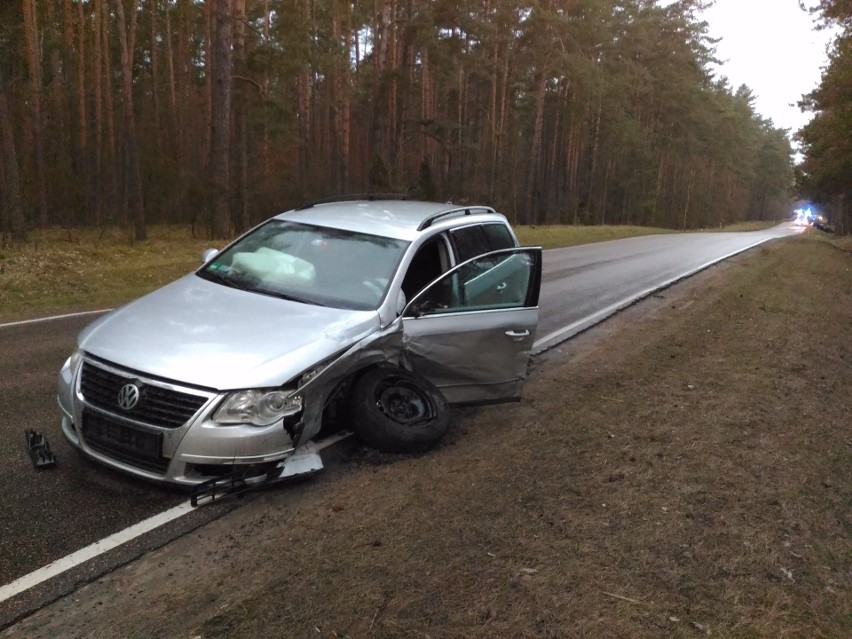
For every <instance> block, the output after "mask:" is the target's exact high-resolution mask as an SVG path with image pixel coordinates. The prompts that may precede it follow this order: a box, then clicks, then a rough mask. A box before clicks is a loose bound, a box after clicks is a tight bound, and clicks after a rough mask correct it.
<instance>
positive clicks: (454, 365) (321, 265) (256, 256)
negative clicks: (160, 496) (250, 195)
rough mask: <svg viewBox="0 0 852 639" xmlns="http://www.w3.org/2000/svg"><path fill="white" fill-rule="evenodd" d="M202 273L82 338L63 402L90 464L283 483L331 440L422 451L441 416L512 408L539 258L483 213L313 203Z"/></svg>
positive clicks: (441, 425)
mask: <svg viewBox="0 0 852 639" xmlns="http://www.w3.org/2000/svg"><path fill="white" fill-rule="evenodd" d="M202 260H203V265H202V266H201V267H200V268H199V269H198V270H197V271H195V272H193V273H191V274H189V275H186V276H184V277H183V278H181V279H178V280H177V281H175V282H173V283H171V284H169V285H167V286H165V287H163V288H160V289H158V290H156V291H154V292H152V293H150V294H148V295H146V296H144V297H142V298H140V299H138V300H136V301H134V302H131V303H129V304H127V305H125V306H123V307H121V308H118V309H116V310H113V311H111V312H110V313H108V314H106V315H104V316H103V317H101V318H99V319H98V320H96V321H95V322H93V323H92V324H90V325H89V326H88V327H87V328H86V329H84V330H83V331H82V333H81V334H80V335H79V338H78V345H77V349H76V350H75V352H74V353H73V354H72V355H71V357H70V358H68V360H67V361H66V362H65V364H64V365H63V367H62V370H61V372H60V375H59V390H58V402H59V407H60V409H61V421H62V431H63V433H64V435H65V437H66V438H67V439H68V441H69V442H71V444H73V445H74V446H75V447H77V448H78V449H79V450H80V451H81V452H82V453H83V454H84V455H85V456H87V457H90V458H92V459H94V460H97V461H98V462H100V463H102V464H105V465H107V466H110V467H112V468H115V469H118V470H121V471H124V472H126V473H131V474H133V475H136V476H139V477H144V478H146V479H150V480H155V481H160V482H168V483H176V484H183V485H190V486H196V485H199V484H201V483H203V482H208V481H210V480H215V479H216V478H217V477H221V476H223V475H226V474H228V473H232V472H234V471H235V470H239V471H241V472H242V473H243V475H249V476H258V477H261V476H262V477H265V478H283V477H287V476H291V475H293V474H298V473H299V472H302V471H303V470H304V469H305V468H306V466H305V465H304V460H305V457H307V458H309V462H310V463H308V465H307V468H309V469H311V470H316V469H317V468H321V461H319V460H318V453H317V452H315V451H313V449H312V448H311V442H312V441H314V440H316V438H317V437H318V436H322V435H323V434H326V433H329V432H332V431H333V430H334V429H345V430H352V431H354V432H355V434H356V435H357V436H358V437H360V438H361V439H362V440H363V441H364V442H365V443H367V444H368V445H370V446H374V447H376V448H378V449H380V450H382V451H390V452H410V451H420V450H424V449H427V448H429V447H431V446H434V445H435V444H436V443H437V442H438V441H440V439H441V438H442V437H443V435H444V434H445V433H446V431H447V429H448V427H449V418H450V415H449V410H448V407H449V406H450V405H455V404H487V403H493V402H503V401H512V400H517V399H519V397H520V392H521V387H522V384H523V380H524V378H525V376H526V371H527V366H528V362H529V357H530V352H531V350H532V346H533V341H534V338H535V332H536V326H537V323H538V296H539V287H540V281H541V249H540V248H538V247H527V248H522V247H520V246H519V244H518V240H517V237H516V236H515V233H514V232H513V230H512V228H511V226H510V224H509V222H508V221H507V219H506V217H505V216H503V215H501V214H498V213H497V212H495V211H494V210H493V209H492V208H490V207H487V206H459V205H453V204H439V203H430V202H417V201H410V200H402V199H401V200H394V199H386V200H370V199H361V200H340V201H330V202H325V203H317V204H312V205H307V206H304V207H302V208H300V209H296V210H292V211H289V212H286V213H283V214H281V215H278V216H276V217H274V218H272V219H270V220H267V221H266V222H264V223H262V224H261V225H259V226H257V227H255V228H254V229H252V230H250V231H249V232H247V233H246V234H244V235H243V236H241V237H239V238H238V239H237V240H235V241H234V242H233V243H231V244H230V245H229V246H227V247H226V248H225V249H223V250H222V251H219V252H217V251H215V250H212V249H210V250H208V251H205V254H204V255H203V256H202ZM305 451H307V453H306V452H305ZM297 460H298V462H299V463H297Z"/></svg>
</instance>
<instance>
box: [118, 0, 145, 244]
mask: <svg viewBox="0 0 852 639" xmlns="http://www.w3.org/2000/svg"><path fill="white" fill-rule="evenodd" d="M137 9H138V7H137V4H136V2H135V0H134V2H133V3H132V5H131V9H130V25H129V28H128V25H127V21H126V20H125V16H124V2H123V0H115V11H116V15H117V17H118V41H119V45H120V48H121V76H122V83H121V86H122V96H121V97H122V102H123V106H124V109H123V112H124V136H125V137H124V141H125V156H126V157H125V167H126V175H125V185H126V189H127V200H128V204H129V206H130V215H131V218H132V220H133V237H134V238H135V239H136V241H138V242H141V241H144V240H146V239H147V232H146V229H145V204H144V201H143V199H142V171H141V168H140V164H139V143H138V140H137V137H136V116H135V113H134V110H133V48H134V46H135V45H136V19H137V15H138V11H137Z"/></svg>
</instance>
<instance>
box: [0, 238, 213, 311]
mask: <svg viewBox="0 0 852 639" xmlns="http://www.w3.org/2000/svg"><path fill="white" fill-rule="evenodd" d="M148 235H149V239H148V241H146V242H133V240H132V236H131V235H130V234H129V232H127V231H121V230H118V229H107V230H103V231H98V230H94V229H67V230H66V229H48V230H43V231H35V232H33V233H32V234H31V239H30V241H29V242H27V243H25V244H18V245H9V246H6V247H3V248H0V320H14V319H22V318H29V317H38V316H42V315H46V314H50V313H53V312H69V310H88V309H95V308H104V307H109V306H115V305H118V304H123V303H125V302H127V301H129V300H131V299H133V298H135V297H138V296H140V295H143V294H144V293H147V292H149V291H152V290H153V289H155V288H157V287H159V286H162V285H163V284H166V283H168V282H170V281H172V280H175V279H177V278H178V277H180V276H181V275H184V274H186V273H188V272H190V271H191V270H192V269H194V268H196V267H197V266H198V265H199V263H200V262H199V260H200V256H201V251H202V250H204V248H206V247H208V246H211V242H210V241H209V240H205V239H199V238H193V237H192V234H191V231H190V228H189V227H188V226H185V227H183V226H182V227H171V226H154V227H149V229H148Z"/></svg>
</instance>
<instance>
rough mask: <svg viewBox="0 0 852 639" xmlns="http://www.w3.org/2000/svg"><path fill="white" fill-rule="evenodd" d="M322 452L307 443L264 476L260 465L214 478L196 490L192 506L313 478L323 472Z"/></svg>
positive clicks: (191, 498) (268, 468) (196, 487)
mask: <svg viewBox="0 0 852 639" xmlns="http://www.w3.org/2000/svg"><path fill="white" fill-rule="evenodd" d="M319 451H320V449H319V447H318V446H317V444H316V443H315V442H307V443H306V444H305V445H304V446H302V447H300V448H299V449H298V450H297V451H296V452H295V453H293V454H292V455H291V456H290V457H287V458H286V459H285V460H284V461H283V462H277V463H274V462H273V463H272V465H270V466H269V467H267V470H266V472H265V473H264V472H262V466H258V465H251V466H248V467H242V468H239V467H237V468H234V470H232V471H231V472H230V473H229V474H227V475H223V476H221V477H213V478H212V479H208V480H207V481H205V482H202V483H200V484H198V485H196V486H193V488H192V494H191V496H190V499H189V502H190V504H191V505H192V506H193V507H194V508H195V507H198V506H203V505H205V504H209V503H212V502H214V501H219V500H221V499H224V498H225V497H238V496H240V495H242V494H243V493H246V492H248V491H250V490H255V489H257V488H261V487H263V486H267V485H269V484H273V483H275V482H278V481H283V480H285V479H292V478H295V477H304V476H307V475H313V474H314V473H317V472H319V471H321V470H322V468H323V466H322V458H321V457H320V454H319ZM259 471H260V472H259Z"/></svg>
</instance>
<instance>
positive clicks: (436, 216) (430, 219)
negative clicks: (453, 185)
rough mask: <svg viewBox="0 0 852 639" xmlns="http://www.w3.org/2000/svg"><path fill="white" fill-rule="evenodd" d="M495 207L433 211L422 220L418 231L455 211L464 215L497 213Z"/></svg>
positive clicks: (461, 207)
mask: <svg viewBox="0 0 852 639" xmlns="http://www.w3.org/2000/svg"><path fill="white" fill-rule="evenodd" d="M496 212H497V211H495V210H494V209H492V208H491V207H490V206H460V207H457V208H454V209H446V210H444V211H439V212H438V213H433V214H432V215H430V216H429V217H427V218H426V219H425V220H423V221H422V222H420V226H418V227H417V230H418V231H422V230H424V229H428V228H429V227H430V226H432V224H433V223H435V222H436V221H437V220H439V219H440V218H442V217H446V216H448V215H453V214H455V213H461V214H463V215H471V214H472V213H496Z"/></svg>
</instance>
